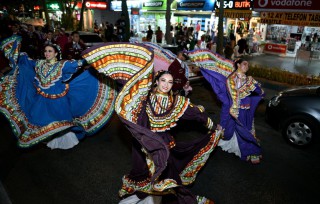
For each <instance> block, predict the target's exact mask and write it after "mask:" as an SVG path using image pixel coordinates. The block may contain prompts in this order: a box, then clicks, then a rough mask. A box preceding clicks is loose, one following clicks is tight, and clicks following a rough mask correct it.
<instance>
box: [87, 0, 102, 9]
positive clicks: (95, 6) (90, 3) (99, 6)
mask: <svg viewBox="0 0 320 204" xmlns="http://www.w3.org/2000/svg"><path fill="white" fill-rule="evenodd" d="M86 7H87V8H89V9H107V3H106V2H98V1H87V2H86Z"/></svg>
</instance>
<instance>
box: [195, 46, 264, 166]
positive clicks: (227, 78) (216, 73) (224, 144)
mask: <svg viewBox="0 0 320 204" xmlns="http://www.w3.org/2000/svg"><path fill="white" fill-rule="evenodd" d="M189 56H190V58H191V59H192V61H194V62H196V63H198V64H199V65H200V67H201V68H200V70H201V73H202V74H203V76H204V77H205V79H206V80H207V81H208V82H209V83H210V84H211V86H212V88H213V90H214V92H215V93H216V94H217V97H218V99H219V100H220V101H221V102H222V108H221V113H220V125H221V126H222V128H223V129H224V137H223V138H222V139H221V140H220V141H219V144H218V146H220V147H221V148H222V149H223V150H224V151H227V152H229V153H234V154H235V155H237V156H239V157H240V158H241V160H244V161H250V162H251V163H253V164H258V163H260V159H261V158H262V156H261V147H260V144H259V140H258V138H257V137H256V133H255V128H254V113H255V110H256V108H257V105H258V103H259V101H260V100H261V99H262V97H263V96H264V92H263V90H262V89H261V87H260V84H259V83H258V82H257V81H256V80H254V79H253V78H252V77H251V76H247V75H246V72H247V71H248V69H249V67H248V66H249V64H248V62H247V61H245V60H243V59H238V60H237V61H235V62H234V67H233V63H232V61H230V60H227V59H224V58H222V57H221V56H219V55H217V54H215V53H212V52H210V51H205V50H198V51H194V52H191V53H189Z"/></svg>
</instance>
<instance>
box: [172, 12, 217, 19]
mask: <svg viewBox="0 0 320 204" xmlns="http://www.w3.org/2000/svg"><path fill="white" fill-rule="evenodd" d="M211 15H212V12H211V11H192V12H191V11H175V12H174V13H173V16H187V17H191V18H211Z"/></svg>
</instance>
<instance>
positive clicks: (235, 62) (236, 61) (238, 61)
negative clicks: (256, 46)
mask: <svg viewBox="0 0 320 204" xmlns="http://www.w3.org/2000/svg"><path fill="white" fill-rule="evenodd" d="M243 61H245V60H244V59H242V58H239V59H236V60H235V61H234V69H235V70H237V69H238V64H241V63H242V62H243Z"/></svg>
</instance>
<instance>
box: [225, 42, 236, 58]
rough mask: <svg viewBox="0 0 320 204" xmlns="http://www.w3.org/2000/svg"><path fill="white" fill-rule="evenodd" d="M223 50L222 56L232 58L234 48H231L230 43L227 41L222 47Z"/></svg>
mask: <svg viewBox="0 0 320 204" xmlns="http://www.w3.org/2000/svg"><path fill="white" fill-rule="evenodd" d="M223 52H224V57H225V58H227V59H230V60H231V59H232V55H233V52H234V50H233V49H232V46H231V44H230V43H227V45H226V47H225V48H224V50H223Z"/></svg>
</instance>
